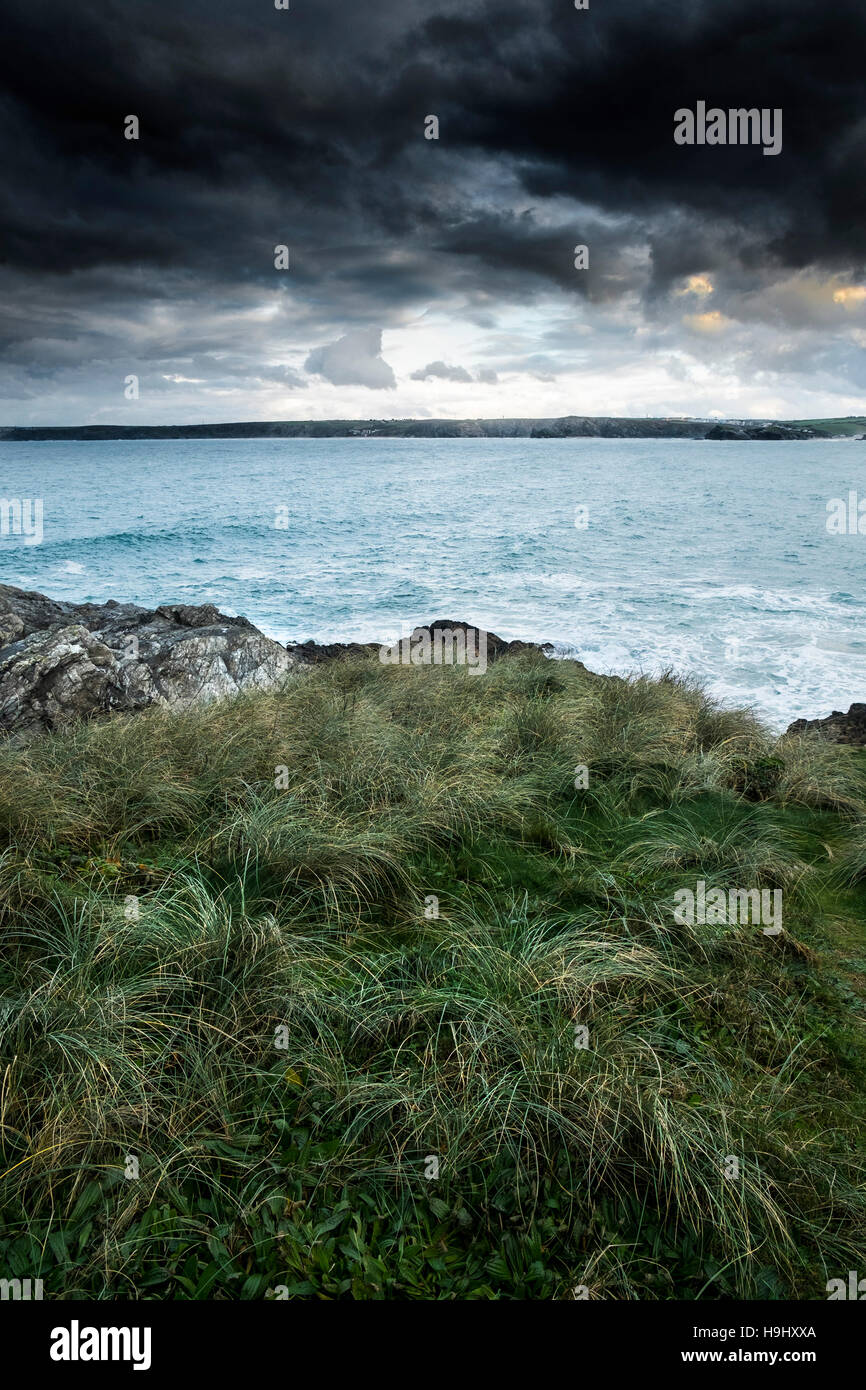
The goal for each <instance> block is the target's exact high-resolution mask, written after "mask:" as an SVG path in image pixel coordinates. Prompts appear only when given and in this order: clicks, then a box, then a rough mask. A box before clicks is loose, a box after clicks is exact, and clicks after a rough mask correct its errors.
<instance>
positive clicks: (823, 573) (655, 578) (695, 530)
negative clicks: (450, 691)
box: [0, 439, 866, 726]
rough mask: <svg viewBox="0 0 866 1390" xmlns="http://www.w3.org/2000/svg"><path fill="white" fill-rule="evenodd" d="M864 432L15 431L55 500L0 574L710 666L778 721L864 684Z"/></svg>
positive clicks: (1, 557) (352, 634)
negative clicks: (31, 540)
mask: <svg viewBox="0 0 866 1390" xmlns="http://www.w3.org/2000/svg"><path fill="white" fill-rule="evenodd" d="M864 450H866V446H864V445H863V444H862V443H858V442H838V443H836V442H829V443H814V444H810V443H797V444H788V443H766V444H758V443H749V444H736V443H724V444H723V443H696V442H691V441H673V440H651V441H633V440H552V441H544V440H493V439H486V440H474V439H467V440H440V441H432V440H399V439H397V440H376V439H333V440H261V441H228V440H208V441H196V440H184V441H143V442H138V441H136V442H130V443H122V444H118V443H98V444H91V443H86V444H85V443H43V444H0V496H2V497H6V498H12V497H19V498H37V497H41V498H42V499H43V506H44V539H43V540H42V543H41V544H38V545H27V544H25V543H24V540H23V538H20V537H16V536H11V535H10V536H3V537H0V579H2V580H3V581H4V582H6V583H11V584H17V585H20V586H22V587H25V588H33V589H39V590H42V591H43V592H44V593H47V594H50V595H52V596H53V597H56V598H69V599H75V600H82V599H92V600H95V601H103V600H105V599H108V598H116V599H118V600H134V601H136V602H139V603H142V604H146V605H155V604H157V603H164V602H170V601H184V602H189V603H202V602H213V603H215V604H217V605H218V606H219V607H220V608H222V609H223V610H224V611H226V612H229V613H245V614H246V615H247V616H248V617H249V618H250V619H251V620H252V621H253V622H254V623H256V624H257V625H258V626H259V627H261V628H262V629H263V630H264V631H265V632H267V633H269V634H270V635H272V636H275V637H277V638H280V639H281V640H284V641H285V640H289V639H291V640H299V639H303V638H306V637H314V638H317V639H319V640H335V639H356V640H358V639H362V640H370V639H379V640H381V639H385V638H393V637H395V636H399V635H400V632H401V630H402V625H403V624H404V623H405V624H408V625H410V626H412V625H414V624H416V623H420V622H426V621H429V620H431V619H433V618H436V617H446V618H448V617H450V618H463V619H467V620H469V621H473V622H475V623H478V624H479V625H481V626H483V627H488V628H490V629H491V630H493V631H495V632H498V633H499V634H500V635H502V636H505V637H522V638H529V639H549V640H552V641H554V642H555V643H556V644H557V646H558V648H559V650H560V651H562V652H566V653H568V654H574V655H577V656H578V657H580V659H581V660H583V661H585V662H586V664H587V665H588V666H589V667H590V668H591V669H593V670H597V671H618V672H625V671H633V670H637V669H641V670H646V671H656V670H658V669H659V668H660V667H663V666H673V667H675V668H676V669H678V670H680V671H687V672H692V673H694V674H696V675H698V676H700V677H701V678H702V679H703V680H705V681H706V683H707V684H708V686H709V687H710V689H711V690H712V691H713V692H714V693H715V694H717V695H719V696H721V697H722V698H724V699H725V700H727V701H730V702H737V703H742V702H747V703H750V704H753V705H755V707H756V708H757V709H758V710H759V711H760V712H762V713H763V714H764V715H765V716H767V717H769V718H770V720H771V721H772V722H773V723H774V724H775V725H777V726H780V725H784V724H785V723H787V722H788V720H790V719H792V718H795V717H797V716H799V715H806V716H814V715H819V714H826V713H828V712H829V711H830V710H831V709H833V708H839V707H845V708H847V706H848V704H849V703H850V702H851V701H852V700H866V623H864V617H866V587H864V577H866V535H863V536H861V535H853V536H851V535H844V536H834V535H830V534H828V532H827V529H826V521H827V511H826V505H827V502H828V500H829V499H831V498H836V497H839V498H843V499H847V497H848V494H849V491H850V490H851V489H858V488H859V491H860V495H861V496H863V497H864V498H866V452H864ZM580 506H586V507H587V508H588V509H589V524H588V526H587V527H586V529H578V528H577V527H576V526H575V524H574V523H575V509H576V508H577V507H580ZM279 508H283V509H285V510H284V511H282V512H281V513H280V512H278V509H279ZM278 516H279V517H281V518H288V529H279V528H278V527H277V526H275V521H276V520H277V518H278Z"/></svg>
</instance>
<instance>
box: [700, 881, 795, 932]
mask: <svg viewBox="0 0 866 1390" xmlns="http://www.w3.org/2000/svg"><path fill="white" fill-rule="evenodd" d="M674 903H675V904H676V906H675V908H674V921H675V922H678V923H679V925H680V926H681V927H693V926H695V924H697V925H699V926H723V925H725V924H731V925H733V926H741V927H747V926H749V925H752V926H763V928H764V935H765V936H778V935H779V932H780V931H781V930H782V890H781V888H774V889H772V890H771V889H769V888H763V889H761V888H729V889H728V891H727V893H726V892H725V890H724V888H710V889H709V890H708V889H707V885H706V882H705V880H704V879H702V878H701V879H698V882H697V883H696V885H695V887H694V888H693V889H692V888H678V889H677V891H676V892H675V893H674Z"/></svg>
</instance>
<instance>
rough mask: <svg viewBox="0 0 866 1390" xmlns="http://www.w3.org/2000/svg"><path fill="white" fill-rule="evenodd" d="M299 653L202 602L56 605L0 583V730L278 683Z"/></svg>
mask: <svg viewBox="0 0 866 1390" xmlns="http://www.w3.org/2000/svg"><path fill="white" fill-rule="evenodd" d="M298 664H299V659H298V658H297V657H295V656H293V655H292V654H291V653H290V652H288V651H287V650H286V649H285V647H283V646H281V645H280V643H279V642H273V641H271V639H270V638H268V637H265V636H264V634H263V633H261V632H259V630H258V629H257V628H255V627H253V625H252V623H250V622H249V621H248V619H246V618H232V617H227V616H226V615H225V614H223V613H220V612H219V610H218V609H216V608H215V607H214V606H213V605H212V604H203V605H201V606H193V605H187V604H163V605H162V606H161V607H160V608H157V609H155V610H150V609H147V608H140V607H139V606H138V605H136V604H132V603H123V604H120V603H116V602H114V601H110V602H108V603H105V604H94V603H65V602H57V601H55V600H53V599H49V598H47V597H46V596H45V595H44V594H38V593H31V592H26V591H25V590H23V589H15V588H12V587H11V586H10V585H6V584H2V585H0V730H5V731H6V732H7V733H10V734H13V735H16V736H17V737H19V738H27V737H32V736H33V735H34V734H37V733H40V732H44V731H45V730H47V729H54V728H59V727H62V726H63V725H65V724H69V723H71V722H73V721H74V720H77V719H90V718H94V717H95V716H98V715H101V714H106V713H109V712H110V711H125V712H133V711H135V710H141V709H144V708H146V707H147V706H148V705H154V704H159V705H166V706H170V707H173V708H184V707H187V706H189V705H192V704H197V703H204V702H207V701H211V700H215V699H220V698H223V697H225V696H229V695H237V694H239V693H240V692H241V691H244V690H265V689H269V688H272V687H274V686H276V685H278V684H279V683H280V682H281V681H282V679H283V678H284V677H285V676H286V675H287V674H288V672H289V671H291V669H292V668H293V667H294V666H297V665H298Z"/></svg>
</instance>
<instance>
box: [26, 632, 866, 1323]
mask: <svg viewBox="0 0 866 1390" xmlns="http://www.w3.org/2000/svg"><path fill="white" fill-rule="evenodd" d="M578 767H585V768H586V770H587V779H586V780H587V785H586V787H581V786H580V785H576V778H575V770H576V769H577V768H578ZM579 781H580V779H579V778H578V779H577V782H578V783H579ZM864 825H866V772H864V761H863V755H862V754H861V753H860V752H859V751H858V750H856V749H850V748H840V747H836V746H833V745H830V744H827V743H825V742H824V741H822V740H821V739H820V738H817V737H808V736H803V737H796V738H782V739H776V738H774V737H773V736H772V735H770V734H769V733H768V732H767V731H766V730H764V729H763V728H762V726H761V724H760V723H759V721H757V720H756V719H755V717H754V716H753V715H752V714H751V713H750V712H749V711H737V710H730V709H723V708H720V707H718V706H716V705H715V704H714V703H713V702H712V701H711V700H709V699H708V698H707V696H706V695H705V694H704V692H703V691H702V690H700V688H699V687H697V686H696V685H695V684H694V683H692V682H690V681H686V680H680V679H677V678H676V677H675V676H674V675H672V674H670V673H668V674H666V675H664V676H663V677H662V678H660V679H657V680H651V679H648V678H646V677H636V678H633V679H628V680H626V679H619V678H609V679H601V678H597V677H592V676H590V675H589V674H588V673H586V672H585V671H584V670H583V668H582V667H580V666H579V665H578V664H575V663H571V662H567V661H562V662H555V663H554V662H549V661H546V660H545V659H543V658H541V657H540V656H537V655H535V654H532V653H528V654H524V655H521V656H516V657H509V658H505V659H502V660H500V661H498V662H496V663H494V664H493V665H491V667H490V669H489V670H488V671H487V672H486V673H485V674H484V675H479V674H474V673H471V672H469V671H467V670H465V669H460V668H448V667H445V668H404V667H383V666H381V665H380V664H378V663H376V662H373V661H366V660H360V661H351V662H345V663H333V664H330V665H327V666H322V667H318V668H315V669H314V670H313V671H311V672H309V673H307V674H304V675H303V676H297V677H294V678H292V679H291V680H289V681H288V682H287V684H286V686H285V687H284V688H283V689H281V690H278V691H272V692H262V693H258V694H255V695H250V696H245V697H243V698H239V699H236V700H234V701H231V702H225V703H220V704H216V705H212V706H210V707H207V708H204V709H196V710H191V711H188V712H185V713H170V712H167V711H165V710H160V709H152V710H149V711H146V712H144V713H142V714H140V715H137V716H134V717H131V718H114V719H111V720H108V721H106V722H102V723H93V724H89V725H81V726H78V727H77V728H75V729H73V730H71V731H68V732H65V733H58V734H54V735H50V736H47V737H44V738H41V739H39V740H37V741H34V742H33V743H31V744H29V745H28V746H27V747H24V748H21V747H13V746H11V745H8V744H7V745H5V746H3V747H2V748H0V932H2V942H3V949H2V952H0V1049H2V1051H0V1270H2V1272H3V1274H4V1277H8V1278H14V1277H19V1278H26V1277H30V1278H41V1279H43V1281H44V1284H45V1289H46V1296H49V1297H51V1298H61V1299H72V1298H76V1297H96V1298H105V1299H112V1298H129V1297H132V1298H142V1299H152V1298H161V1299H166V1298H167V1299H211V1298H215V1299H225V1300H231V1299H255V1298H266V1297H274V1296H284V1295H285V1296H288V1297H292V1298H295V1297H296V1298H305V1297H306V1298H324V1299H341V1298H355V1299H383V1298H399V1299H404V1298H405V1299H450V1298H469V1299H493V1298H509V1299H510V1298H541V1299H548V1298H549V1299H563V1298H573V1297H574V1296H575V1290H576V1289H585V1290H586V1291H587V1295H588V1296H589V1297H591V1298H625V1299H632V1298H644V1299H729V1298H766V1299H775V1298H797V1299H822V1298H825V1297H826V1293H825V1283H826V1280H827V1279H828V1278H832V1277H838V1276H840V1274H841V1275H844V1273H845V1271H847V1270H848V1268H849V1267H851V1268H853V1267H855V1266H856V1261H857V1258H858V1257H859V1255H860V1253H861V1251H860V1233H861V1232H862V1230H863V1225H864V1214H866V1191H864V1181H863V1180H864V1155H863V1137H862V1136H863V1119H864V1078H866V1047H864V1034H863V1025H864V1012H866V942H864V917H866V848H864V845H866V837H864V831H863V827H864ZM698 880H703V881H704V882H705V883H706V885H707V887H708V888H709V887H721V888H723V889H729V888H740V889H752V888H766V889H770V890H774V889H781V891H782V894H783V902H784V929H783V931H782V933H781V934H780V935H778V936H774V937H773V936H767V935H765V934H763V933H762V931H761V929H760V926H756V925H740V924H736V923H733V924H731V923H725V924H721V925H719V924H717V925H702V924H700V923H695V924H694V925H687V924H683V923H681V922H679V921H677V920H676V919H675V917H674V914H673V904H674V893H675V892H676V891H677V889H680V888H683V887H690V886H691V887H694V885H695V883H696V882H697V881H698ZM581 1030H586V1031H585V1033H582V1032H581ZM278 1043H279V1044H281V1045H279V1046H278V1045H277V1044H278ZM584 1043H585V1045H583V1044H584ZM282 1044H285V1046H283V1045H282ZM732 1173H733V1174H735V1175H734V1176H732V1175H731V1174H732ZM434 1174H435V1176H434ZM275 1291H277V1292H275Z"/></svg>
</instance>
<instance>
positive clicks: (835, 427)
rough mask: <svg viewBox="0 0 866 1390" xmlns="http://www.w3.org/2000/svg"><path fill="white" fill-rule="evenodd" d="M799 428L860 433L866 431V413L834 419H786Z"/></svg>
mask: <svg viewBox="0 0 866 1390" xmlns="http://www.w3.org/2000/svg"><path fill="white" fill-rule="evenodd" d="M785 423H786V424H788V425H795V426H797V427H799V428H801V429H802V428H810V429H815V430H826V432H827V434H847V435H851V436H854V435H858V434H863V432H864V431H866V415H843V416H840V417H837V418H836V419H832V420H786V421H785Z"/></svg>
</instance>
